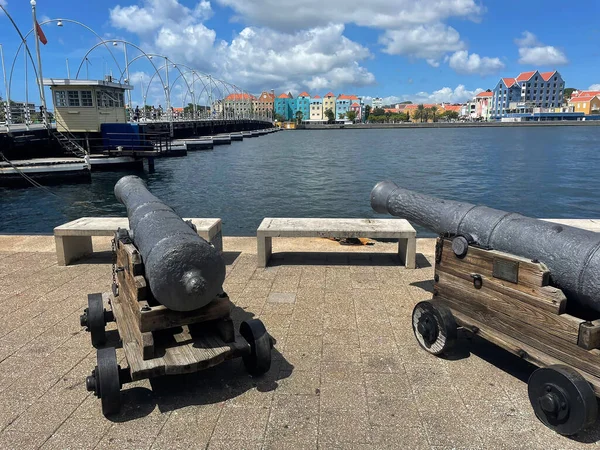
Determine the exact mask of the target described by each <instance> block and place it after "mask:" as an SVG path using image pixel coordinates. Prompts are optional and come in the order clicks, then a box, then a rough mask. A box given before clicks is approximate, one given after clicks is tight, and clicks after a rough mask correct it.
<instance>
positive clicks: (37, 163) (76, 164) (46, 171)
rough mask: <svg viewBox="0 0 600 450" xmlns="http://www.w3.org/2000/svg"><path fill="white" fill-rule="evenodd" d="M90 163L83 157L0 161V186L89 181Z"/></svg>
mask: <svg viewBox="0 0 600 450" xmlns="http://www.w3.org/2000/svg"><path fill="white" fill-rule="evenodd" d="M90 181H91V164H90V163H89V162H88V161H87V160H86V159H84V158H60V157H59V158H34V159H27V160H13V161H10V162H9V161H7V160H4V161H0V186H7V187H8V186H29V185H31V184H35V183H36V182H37V183H42V184H46V185H50V184H63V183H68V182H90Z"/></svg>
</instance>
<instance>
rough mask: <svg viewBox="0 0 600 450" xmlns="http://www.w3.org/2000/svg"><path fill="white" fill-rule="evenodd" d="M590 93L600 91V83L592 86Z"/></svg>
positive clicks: (589, 89)
mask: <svg viewBox="0 0 600 450" xmlns="http://www.w3.org/2000/svg"><path fill="white" fill-rule="evenodd" d="M588 91H600V83H599V84H592V85H591V86H590V87H589V88H588Z"/></svg>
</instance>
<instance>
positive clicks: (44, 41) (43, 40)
mask: <svg viewBox="0 0 600 450" xmlns="http://www.w3.org/2000/svg"><path fill="white" fill-rule="evenodd" d="M35 29H36V31H37V35H38V37H39V38H40V42H41V43H42V44H44V45H46V44H47V43H48V39H46V35H45V34H44V32H43V31H42V27H40V24H39V23H38V22H37V20H36V21H35Z"/></svg>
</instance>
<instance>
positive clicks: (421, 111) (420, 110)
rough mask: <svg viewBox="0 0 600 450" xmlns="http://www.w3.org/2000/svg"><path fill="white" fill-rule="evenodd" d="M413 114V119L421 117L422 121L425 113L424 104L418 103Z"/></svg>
mask: <svg viewBox="0 0 600 450" xmlns="http://www.w3.org/2000/svg"><path fill="white" fill-rule="evenodd" d="M415 115H416V117H415V119H421V122H423V116H424V115H425V105H418V106H417V111H416V114H415Z"/></svg>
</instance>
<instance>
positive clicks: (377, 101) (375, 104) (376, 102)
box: [372, 97, 383, 109]
mask: <svg viewBox="0 0 600 450" xmlns="http://www.w3.org/2000/svg"><path fill="white" fill-rule="evenodd" d="M372 103H373V109H375V108H383V99H382V98H381V97H375V98H374V99H373V102H372Z"/></svg>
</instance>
